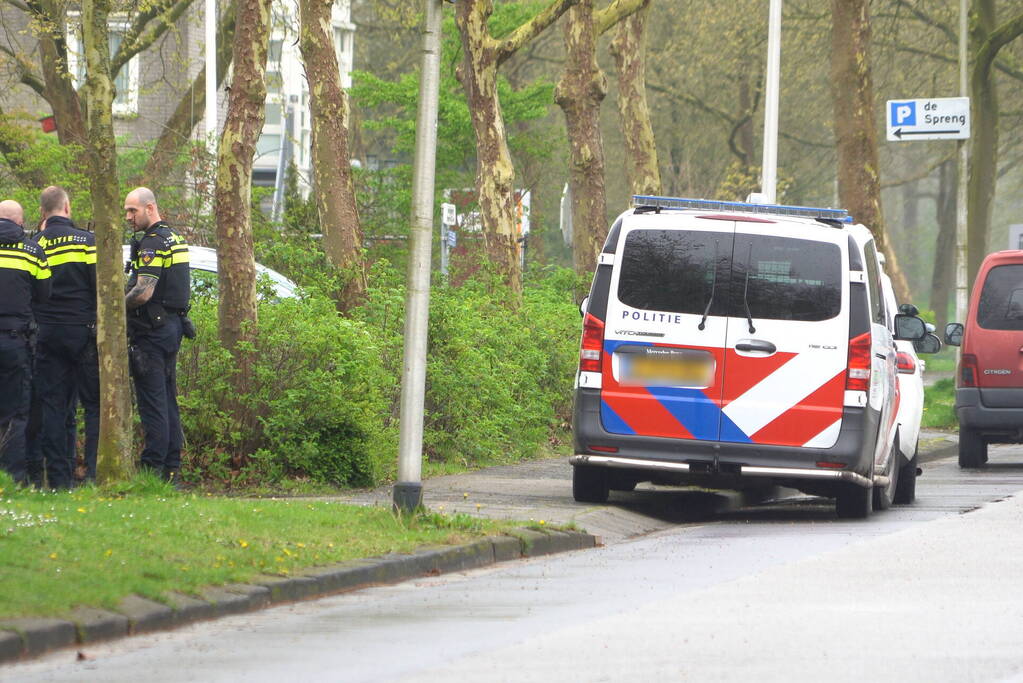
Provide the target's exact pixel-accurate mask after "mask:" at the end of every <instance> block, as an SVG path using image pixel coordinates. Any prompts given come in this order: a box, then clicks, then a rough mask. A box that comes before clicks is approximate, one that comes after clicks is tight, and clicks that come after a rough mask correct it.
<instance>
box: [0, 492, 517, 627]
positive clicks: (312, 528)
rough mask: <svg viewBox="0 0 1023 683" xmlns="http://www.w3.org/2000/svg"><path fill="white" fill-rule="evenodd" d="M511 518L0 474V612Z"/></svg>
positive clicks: (361, 549)
mask: <svg viewBox="0 0 1023 683" xmlns="http://www.w3.org/2000/svg"><path fill="white" fill-rule="evenodd" d="M513 526H516V525H515V524H514V523H513V522H500V521H494V520H484V519H479V518H475V517H470V516H468V515H455V516H444V515H440V514H436V513H422V514H419V515H415V516H398V515H395V514H393V513H392V512H391V510H390V509H387V508H384V507H375V508H367V507H360V506H354V505H345V504H342V503H336V502H330V501H305V500H287V499H276V500H275V499H251V498H249V499H244V498H220V497H214V496H210V495H200V494H181V493H177V492H175V491H174V490H173V489H171V488H170V487H169V486H167V485H166V484H164V483H162V482H159V481H156V480H154V479H146V478H144V477H140V478H137V479H135V480H133V481H132V482H130V483H128V484H123V485H120V486H118V487H113V488H100V487H83V488H79V489H76V490H74V491H71V492H64V493H44V492H37V491H29V490H24V489H16V488H15V487H14V486H13V485H12V480H11V479H10V478H9V477H7V476H6V475H5V474H3V473H0V618H9V617H21V616H56V615H60V614H64V613H67V612H68V611H70V610H71V609H72V608H74V607H76V606H79V605H84V606H92V607H108V608H109V607H113V606H115V605H116V604H117V603H118V601H119V600H120V599H121V598H123V597H125V596H127V595H130V594H138V595H141V596H144V597H147V598H151V599H154V600H160V599H161V594H162V593H163V592H165V591H168V590H176V591H180V592H184V593H196V592H197V591H198V590H200V589H201V588H203V587H205V586H211V585H220V584H224V583H232V582H245V581H249V580H252V579H253V578H254V577H255V576H257V575H259V574H271V575H278V576H287V575H289V574H291V573H293V572H295V571H296V570H299V569H302V568H304V567H310V566H316V565H327V564H331V563H336V562H341V561H344V560H350V559H356V558H362V557H371V556H374V555H381V554H384V553H388V552H408V551H412V550H414V549H415V548H417V547H420V546H423V545H431V544H449V543H458V542H462V541H465V540H468V539H471V538H476V537H481V536H485V535H489V534H495V533H500V532H501V531H502V530H504V529H509V528H511V527H513Z"/></svg>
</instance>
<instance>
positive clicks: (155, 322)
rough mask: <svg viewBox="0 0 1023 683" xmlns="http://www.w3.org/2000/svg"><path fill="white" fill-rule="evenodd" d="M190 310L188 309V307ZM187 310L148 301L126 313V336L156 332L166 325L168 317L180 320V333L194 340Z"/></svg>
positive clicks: (192, 327) (193, 326) (192, 326)
mask: <svg viewBox="0 0 1023 683" xmlns="http://www.w3.org/2000/svg"><path fill="white" fill-rule="evenodd" d="M189 308H190V307H189ZM188 310H189V309H188V308H171V307H168V306H164V305H163V304H161V303H158V302H156V301H148V302H146V303H144V304H142V305H141V306H139V307H138V308H136V309H135V310H132V311H128V334H129V335H134V334H139V333H145V332H152V331H154V330H158V329H160V328H161V327H163V326H164V325H166V324H167V320H168V318H169V317H170V316H177V317H178V318H180V319H181V332H182V334H183V335H184V336H185V337H187V338H188V339H194V338H195V325H194V324H193V323H192V321H191V320H190V319H189V318H188Z"/></svg>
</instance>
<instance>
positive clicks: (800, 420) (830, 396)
mask: <svg viewBox="0 0 1023 683" xmlns="http://www.w3.org/2000/svg"><path fill="white" fill-rule="evenodd" d="M844 394H845V370H844V369H843V370H842V371H841V372H839V373H838V374H837V375H835V376H834V377H832V378H831V379H830V380H828V381H827V382H825V383H824V384H823V385H821V386H820V387H819V388H817V390H816V391H814V392H813V393H811V394H810V395H809V396H807V397H806V398H804V399H803V400H801V401H800V402H799V403H797V404H796V405H794V406H793V407H792V408H790V409H789V410H787V411H785V412H784V413H782V414H781V415H779V416H778V417H777V418H775V420H774V421H772V422H770V423H768V424H767V425H765V426H764V427H763V428H762V429H761V430H760V431H758V432H757V433H756V434H751V435H750V438H751V439H752V440H753V442H754V443H769V444H777V445H779V446H802V445H803V444H805V443H806V442H807V441H809V440H810V439H812V438H813V437H815V436H817V435H818V434H820V433H821V432H822V431H824V429H825V428H827V427H828V425H831V424H834V422H835V421H836V420H839V419H841V417H842V404H843V402H844Z"/></svg>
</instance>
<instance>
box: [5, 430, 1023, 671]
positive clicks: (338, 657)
mask: <svg viewBox="0 0 1023 683" xmlns="http://www.w3.org/2000/svg"><path fill="white" fill-rule="evenodd" d="M939 452H941V451H939ZM991 453H992V456H991V465H990V466H989V467H988V468H987V469H986V470H983V471H970V472H966V471H961V470H959V468H958V466H957V465H956V463H955V460H954V458H947V457H946V458H941V459H937V460H932V461H930V462H927V463H925V464H924V465H923V467H924V471H925V473H924V476H923V477H922V478H921V479H920V481H919V484H918V497H919V500H918V502H917V503H916V504H915V505H912V506H908V507H902V508H896V509H893V510H890V511H887V512H884V513H879V514H875V515H873V516H872V517H871V518H870V519H868V520H865V521H839V520H837V519H836V517H835V514H834V509H833V506H832V505H831V504H830V503H826V502H823V501H820V500H818V499H812V498H808V497H795V498H789V499H786V500H783V501H779V502H775V503H771V504H767V505H759V506H755V507H749V508H742V509H736V510H730V511H719V512H716V513H714V512H707V510H706V508H705V509H704V512H703V513H702V514H701V519H698V520H684V519H683V520H681V521H679V522H676V523H671V524H669V525H668V526H666V527H665V528H663V529H661V530H659V531H656V532H653V533H649V534H646V535H643V536H638V537H633V538H622V539H620V540H617V541H615V542H610V543H608V544H607V545H606V546H604V547H602V548H598V549H596V550H587V551H580V552H574V553H568V554H565V555H559V556H551V557H546V558H537V559H532V560H528V561H522V562H515V563H510V564H506V565H499V566H495V567H491V568H487V569H481V570H474V571H471V572H466V573H463V574H454V575H446V576H439V577H430V578H424V579H422V580H419V581H414V582H409V583H405V584H401V585H396V586H388V587H380V588H373V589H368V590H364V591H358V592H354V593H350V594H346V595H339V596H335V597H331V598H327V599H323V600H318V601H312V602H306V603H299V604H294V605H287V606H282V607H277V608H274V609H271V610H267V611H265V612H261V613H253V614H246V615H242V616H237V617H231V618H229V619H224V620H220V621H217V622H210V623H205V624H199V625H196V626H193V627H188V628H185V629H181V630H179V631H173V632H168V633H161V634H155V635H152V636H144V637H139V638H132V639H128V640H124V641H119V642H115V643H111V644H108V645H99V646H96V647H94V648H91V649H89V650H88V651H86V653H85V654H86V655H87V657H88V659H87V660H85V661H74V654H73V653H67V652H64V653H57V654H54V655H51V656H49V657H46V658H44V659H42V660H39V661H36V662H30V663H26V664H21V665H18V666H12V667H7V668H5V669H0V679H3V680H17V681H97V680H102V681H138V680H143V679H144V680H146V681H147V682H151V683H157V682H159V681H193V680H194V681H234V680H246V681H280V680H301V681H390V680H410V681H411V680H415V681H458V680H486V681H490V680H495V681H503V680H509V681H510V680H514V681H549V680H557V679H559V678H561V679H567V680H623V679H626V678H628V679H630V680H653V679H657V680H665V679H679V680H699V681H704V680H723V681H733V680H734V681H748V680H767V681H772V680H778V681H781V680H784V681H793V680H797V681H818V680H837V681H845V680H848V681H857V683H861V682H862V681H864V680H877V681H889V680H890V681H896V680H897V681H964V680H977V681H989V680H990V681H994V680H1021V681H1023V674H1021V672H1023V628H1021V627H1020V624H1021V623H1023V597H1021V596H1023V572H1020V571H1019V570H1018V567H1019V564H1020V561H1021V560H1023V536H1021V533H1020V531H1019V530H1020V527H1021V523H1023V497H1016V496H1015V494H1016V493H1017V492H1019V491H1023V447H1020V446H995V447H992V449H991ZM539 480H540V481H543V479H542V478H540V479H539ZM550 487H551V490H553V489H554V485H553V484H551V485H550ZM544 490H547V489H544ZM560 491H561V493H560V494H559V495H560V496H561V497H568V498H569V499H570V497H571V493H570V490H569V487H568V486H567V479H565V478H564V476H563V478H562V481H561V484H560ZM463 493H466V492H464V491H463ZM648 494H649V495H650V496H653V497H657V498H662V499H665V500H669V499H672V498H674V507H676V508H679V509H683V510H684V509H686V508H687V507H689V500H688V498H689V497H690V496H692V495H693V494H691V493H680V492H674V493H668V492H663V491H652V492H648ZM472 495H473V494H471V495H470V499H471V498H472ZM538 495H541V496H542V495H546V494H543V493H540V494H538ZM551 495H554V494H551ZM632 495H635V496H640V497H641V496H642V494H641V493H637V494H632ZM452 497H454V498H456V499H457V497H456V496H452ZM699 497H700V496H698V498H699ZM464 500H465V499H464V497H463V501H464ZM469 504H471V503H469ZM627 504H628V503H626V505H627ZM565 505H569V503H567V502H566V503H565ZM621 505H622V504H621V503H619V505H616V506H612V507H619V506H621ZM701 505H702V503H701V504H699V505H697V507H700V506H701ZM659 507H664V508H668V507H672V506H671V505H670V504H669V503H667V502H664V501H662V502H661V504H660V505H659ZM630 514H639V513H637V512H631V511H630ZM680 516H684V515H680Z"/></svg>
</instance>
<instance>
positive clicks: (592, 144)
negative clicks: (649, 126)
mask: <svg viewBox="0 0 1023 683" xmlns="http://www.w3.org/2000/svg"><path fill="white" fill-rule="evenodd" d="M565 18H566V22H565V24H564V34H565V53H566V59H565V71H564V73H563V74H562V76H561V80H560V81H559V82H558V85H557V88H555V90H554V100H555V102H557V103H558V106H559V107H561V110H562V111H563V112H564V113H565V124H566V127H567V128H568V142H569V151H570V154H571V165H570V168H569V170H570V172H569V184H570V186H571V188H572V265H573V266H574V267H575V271H576V272H577V273H579V274H581V275H582V274H585V273H589V272H592V271H593V269H594V268H595V266H596V262H597V256H598V255H599V254H600V250H601V248H602V247H603V246H604V239H605V238H606V237H607V199H606V196H605V193H604V140H603V137H602V136H601V133H600V103H601V102H602V101H603V100H604V97H605V95H607V78H606V77H605V76H604V73H603V72H602V71H601V70H600V67H599V66H598V65H597V51H596V36H595V35H594V30H593V0H579V4H577V5H576V6H575V7H573V8H572V9H570V10H569V11H568V13H567V15H566V17H565Z"/></svg>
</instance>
